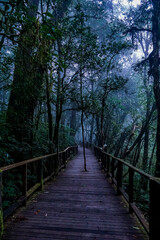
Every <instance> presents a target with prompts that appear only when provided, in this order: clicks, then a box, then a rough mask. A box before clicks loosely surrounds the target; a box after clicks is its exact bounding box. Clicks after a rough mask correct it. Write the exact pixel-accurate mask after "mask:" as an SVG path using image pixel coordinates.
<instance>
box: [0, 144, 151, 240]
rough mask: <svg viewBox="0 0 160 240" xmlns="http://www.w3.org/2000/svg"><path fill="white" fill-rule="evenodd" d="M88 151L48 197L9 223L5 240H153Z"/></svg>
mask: <svg viewBox="0 0 160 240" xmlns="http://www.w3.org/2000/svg"><path fill="white" fill-rule="evenodd" d="M86 151H87V152H86V153H87V170H88V171H87V172H84V171H83V156H82V149H81V148H79V153H78V155H77V156H76V157H75V158H74V159H73V160H71V161H70V162H69V163H68V165H67V168H66V169H65V170H64V171H62V172H61V173H60V174H59V176H58V177H57V179H56V180H55V181H53V182H49V183H48V184H47V185H46V186H45V190H44V192H43V193H42V194H39V195H37V196H36V198H34V199H33V200H32V201H31V202H30V204H29V205H28V206H27V207H26V208H22V209H21V210H19V211H18V212H17V213H16V214H15V215H14V216H13V217H12V218H10V219H9V220H8V221H7V224H6V229H5V234H4V237H3V240H51V239H52V240H62V239H64V240H79V239H81V240H83V239H84V240H91V239H94V240H96V239H97V240H104V239H107V240H144V239H148V238H147V237H146V235H144V232H142V230H141V229H140V226H139V225H138V224H137V222H136V221H135V219H134V218H133V216H131V215H130V214H129V213H128V209H127V208H125V207H124V202H123V201H122V199H121V197H119V196H117V194H116V192H115V190H114V189H113V187H112V184H111V183H109V182H108V181H107V180H106V177H105V174H104V173H103V172H102V171H101V167H100V165H99V163H98V162H97V160H96V159H95V157H94V156H93V154H92V152H91V151H90V150H86Z"/></svg>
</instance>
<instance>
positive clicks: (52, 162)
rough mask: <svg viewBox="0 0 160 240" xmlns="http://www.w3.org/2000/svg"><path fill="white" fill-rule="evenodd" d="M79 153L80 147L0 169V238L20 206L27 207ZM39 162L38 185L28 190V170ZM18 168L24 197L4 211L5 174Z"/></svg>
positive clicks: (69, 148)
mask: <svg viewBox="0 0 160 240" xmlns="http://www.w3.org/2000/svg"><path fill="white" fill-rule="evenodd" d="M77 152H78V145H76V146H71V147H68V148H66V149H65V150H64V151H61V152H58V153H53V154H48V155H44V156H41V157H36V158H32V159H28V160H25V161H22V162H18V163H14V164H11V165H8V166H5V167H1V168H0V238H1V236H2V235H3V228H4V220H5V219H6V218H7V217H8V216H9V215H11V214H12V213H13V212H14V211H15V210H16V209H17V208H18V207H19V206H20V205H22V204H24V205H26V201H27V199H28V198H29V196H30V195H31V194H33V193H34V192H35V191H36V190H37V189H40V190H43V186H44V183H45V182H46V181H48V180H49V179H51V177H55V176H57V175H58V172H59V171H61V169H62V168H65V167H66V164H67V162H68V160H69V159H70V158H71V154H73V155H75V154H77ZM44 159H45V160H46V159H48V160H49V171H48V172H47V174H48V175H47V176H46V177H45V178H44V176H43V172H44V166H43V160H44ZM35 162H37V164H38V165H37V168H38V171H37V183H36V184H35V185H34V186H33V187H31V188H30V189H29V190H28V186H27V170H28V165H29V164H30V163H35ZM18 167H21V168H22V171H21V172H22V189H21V192H22V196H21V197H20V198H19V199H17V201H16V203H15V204H13V205H11V206H10V207H9V208H8V209H7V210H5V211H3V206H2V205H3V197H2V196H3V173H4V172H6V171H9V170H13V169H16V168H18Z"/></svg>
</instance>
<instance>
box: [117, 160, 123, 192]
mask: <svg viewBox="0 0 160 240" xmlns="http://www.w3.org/2000/svg"><path fill="white" fill-rule="evenodd" d="M122 179H123V164H122V163H121V162H120V161H118V169H117V193H118V194H121V191H120V188H121V187H122Z"/></svg>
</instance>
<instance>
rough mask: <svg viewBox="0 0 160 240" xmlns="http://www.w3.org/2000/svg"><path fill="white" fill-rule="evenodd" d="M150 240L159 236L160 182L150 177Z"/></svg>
mask: <svg viewBox="0 0 160 240" xmlns="http://www.w3.org/2000/svg"><path fill="white" fill-rule="evenodd" d="M149 221H150V222H149V231H150V240H155V239H158V238H159V236H160V184H159V182H158V181H155V180H152V179H150V216H149Z"/></svg>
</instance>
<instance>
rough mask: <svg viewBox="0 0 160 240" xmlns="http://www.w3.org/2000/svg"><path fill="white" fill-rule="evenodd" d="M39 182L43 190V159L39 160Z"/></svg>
mask: <svg viewBox="0 0 160 240" xmlns="http://www.w3.org/2000/svg"><path fill="white" fill-rule="evenodd" d="M37 169H38V182H39V183H40V184H41V185H40V189H41V191H43V189H44V186H43V159H41V160H39V161H38V168H37Z"/></svg>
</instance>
